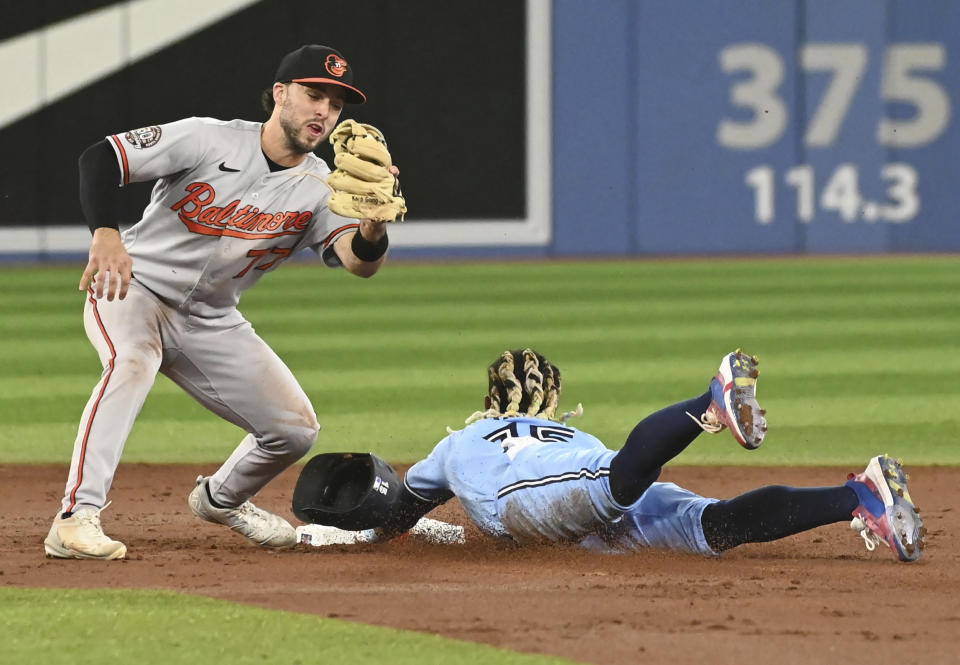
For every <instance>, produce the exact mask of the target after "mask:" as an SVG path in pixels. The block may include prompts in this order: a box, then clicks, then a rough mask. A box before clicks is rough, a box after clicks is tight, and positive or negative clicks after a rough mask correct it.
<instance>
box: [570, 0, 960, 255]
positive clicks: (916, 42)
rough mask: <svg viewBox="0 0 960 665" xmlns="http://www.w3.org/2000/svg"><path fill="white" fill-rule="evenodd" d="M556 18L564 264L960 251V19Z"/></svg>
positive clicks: (845, 5)
mask: <svg viewBox="0 0 960 665" xmlns="http://www.w3.org/2000/svg"><path fill="white" fill-rule="evenodd" d="M554 8H555V9H554V78H553V80H554V86H553V96H554V154H553V159H554V184H555V190H554V208H555V211H556V212H555V221H556V224H555V228H554V244H553V250H554V251H555V252H556V253H558V254H566V253H576V252H577V251H578V250H582V249H587V250H589V251H592V252H598V253H606V252H618V251H620V252H622V251H624V250H626V251H629V252H630V253H640V254H661V253H668V254H673V253H701V252H737V253H740V252H884V251H936V250H952V251H956V250H958V249H960V224H957V222H956V210H957V209H958V203H960V188H958V187H957V185H956V172H957V162H958V155H960V130H958V126H957V122H956V121H955V119H954V115H955V111H954V109H955V107H956V105H957V103H958V99H960V95H958V93H960V69H958V62H960V3H957V2H955V1H953V0H940V1H925V2H917V1H907V0H899V1H893V0H889V1H887V2H880V1H877V0H844V2H835V1H833V0H806V1H803V2H768V1H766V0H742V1H736V2H734V1H732V0H698V1H697V2H660V1H658V0H644V1H633V0H619V1H617V0H608V1H606V2H589V1H588V0H556V2H555V3H554Z"/></svg>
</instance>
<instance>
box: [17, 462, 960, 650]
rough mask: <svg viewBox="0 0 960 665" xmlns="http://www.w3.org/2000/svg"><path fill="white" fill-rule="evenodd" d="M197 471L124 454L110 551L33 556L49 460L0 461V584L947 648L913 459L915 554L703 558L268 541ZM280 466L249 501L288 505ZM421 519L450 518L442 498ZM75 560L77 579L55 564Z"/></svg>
mask: <svg viewBox="0 0 960 665" xmlns="http://www.w3.org/2000/svg"><path fill="white" fill-rule="evenodd" d="M212 471H213V468H212V466H211V467H204V468H199V467H193V466H150V465H122V466H121V467H120V470H119V472H118V474H117V477H116V480H115V483H114V488H113V491H112V494H111V498H112V500H113V502H114V503H113V505H111V506H110V507H109V508H108V509H107V510H106V511H105V512H104V514H103V521H104V526H105V529H106V531H107V532H108V533H109V534H110V535H111V536H113V537H115V538H118V539H120V540H122V541H124V542H125V543H126V544H127V547H128V550H129V552H128V557H129V558H128V559H127V560H126V561H118V562H99V561H56V560H51V559H45V558H44V556H43V545H42V541H43V538H44V536H45V535H46V532H47V529H48V528H49V525H50V520H51V518H52V517H53V513H54V511H55V510H56V507H57V504H58V500H59V496H60V493H61V491H62V487H63V482H64V479H65V478H66V468H65V467H61V466H11V465H7V466H3V465H0V493H2V497H3V503H2V505H3V511H4V515H5V516H6V518H7V520H8V525H12V535H11V537H10V538H7V539H5V540H4V541H3V542H2V544H0V552H2V555H0V584H2V585H4V586H15V587H28V586H44V587H63V586H65V585H69V586H74V587H87V588H89V587H139V588H154V589H172V590H177V591H187V592H190V593H196V594H202V595H206V596H212V597H216V598H224V599H230V600H234V601H239V602H243V603H248V604H251V605H258V606H263V607H270V608H281V609H285V610H292V611H296V612H306V613H313V614H318V615H321V616H326V617H336V618H339V619H344V620H349V621H358V622H364V623H372V624H380V625H384V626H393V627H397V628H405V629H410V630H417V631H423V632H428V633H439V634H442V635H447V636H450V637H455V638H459V639H462V640H469V641H475V642H484V643H487V644H493V645H497V646H501V647H505V648H509V649H514V650H518V651H527V652H537V653H547V654H554V655H557V656H563V657H566V658H570V659H573V660H577V661H582V662H587V663H603V664H608V663H609V664H623V665H627V664H633V663H638V662H641V661H646V662H650V663H657V662H660V663H670V664H671V665H686V664H688V663H690V664H692V663H704V662H711V663H734V662H738V663H760V662H774V663H778V665H789V664H792V663H798V664H800V663H802V664H803V665H810V664H811V663H828V662H829V663H835V662H841V663H890V662H897V663H905V664H906V663H924V665H935V664H937V663H955V662H958V658H960V656H958V655H957V645H958V644H960V641H958V638H957V635H958V632H960V535H958V533H957V530H956V529H955V528H953V526H954V523H955V521H956V518H955V513H954V511H953V510H952V506H953V504H954V503H957V500H958V498H960V470H957V469H954V468H941V467H923V468H911V469H909V471H910V473H911V493H912V494H913V498H914V499H915V500H916V502H917V504H918V506H919V507H920V509H921V513H922V515H923V517H924V520H925V522H926V524H927V526H928V528H929V533H928V536H927V538H928V543H929V545H928V548H927V551H926V553H925V556H924V558H923V559H922V560H921V561H919V562H917V563H915V564H901V563H899V562H897V561H895V560H894V558H893V556H892V555H891V554H890V552H889V551H888V550H886V549H885V548H882V550H883V551H879V550H878V551H875V552H873V553H869V552H867V551H866V549H865V548H864V545H863V541H862V540H861V539H860V538H859V536H858V535H857V534H856V533H854V532H852V531H850V530H849V529H848V527H847V525H845V524H836V525H831V526H828V527H823V528H820V529H818V530H815V531H811V532H808V533H805V534H800V535H798V536H794V537H792V538H789V539H786V540H782V541H779V542H776V543H768V544H762V545H749V546H744V547H741V548H738V549H736V550H733V551H731V552H728V553H727V554H725V555H724V556H723V557H722V558H719V559H705V558H700V557H695V556H678V555H674V554H669V555H668V554H664V553H659V552H643V553H639V554H631V555H619V556H604V555H595V554H589V553H586V552H581V551H579V550H576V549H574V548H569V547H553V548H544V549H531V550H527V549H524V550H519V549H514V548H510V547H505V546H504V545H502V544H499V543H496V542H493V541H492V540H490V539H487V538H484V537H483V536H482V535H480V534H479V532H478V531H476V529H474V528H473V527H472V526H471V527H468V531H467V534H468V541H467V544H466V545H461V546H441V545H426V544H423V543H417V542H413V541H410V540H407V541H405V542H400V543H389V544H386V545H379V546H378V545H363V546H352V547H338V548H333V549H330V548H324V549H318V548H309V547H303V546H301V547H303V548H302V549H299V548H298V549H296V550H293V551H288V552H268V551H263V550H259V549H257V548H254V547H252V546H249V545H247V543H246V541H244V540H243V539H242V538H241V537H240V536H237V535H236V534H233V533H230V532H229V531H227V530H225V529H224V528H223V527H220V526H217V525H212V524H207V523H205V522H201V521H199V520H197V519H196V518H195V517H193V515H192V514H191V513H190V511H189V509H188V508H187V505H186V497H187V493H188V492H189V491H190V489H191V487H192V485H193V480H194V478H195V477H196V475H197V474H198V473H200V472H204V473H210V472H212ZM844 478H845V471H842V470H838V469H823V468H809V469H793V470H784V469H776V470H767V469H758V468H742V467H734V468H709V469H706V468H694V467H676V468H668V469H667V470H666V472H665V474H664V476H663V479H664V480H672V481H674V482H677V483H679V484H681V485H683V486H685V487H688V488H689V489H692V490H694V491H697V492H699V493H701V494H704V495H708V496H719V497H728V496H732V495H734V494H737V493H739V492H742V491H746V490H748V489H752V488H754V487H757V486H760V485H765V484H791V485H800V486H819V485H831V484H835V483H839V482H841V481H842V480H843V479H844ZM295 480H296V471H294V470H291V471H289V472H287V473H286V474H284V475H283V476H281V478H280V479H279V480H278V481H277V482H275V483H274V484H273V485H271V486H270V487H268V488H267V490H265V491H264V492H263V493H262V495H261V496H260V497H259V498H258V500H257V503H258V504H260V505H262V506H263V507H265V508H269V509H272V510H275V511H277V512H280V513H281V514H284V515H288V516H289V515H290V510H289V501H290V497H291V494H292V491H293V485H294V482H295ZM431 516H432V517H436V518H438V519H444V520H447V521H451V522H456V523H458V524H464V525H466V524H467V522H466V517H465V515H464V513H463V512H462V509H461V508H460V506H459V504H456V502H451V504H450V505H447V506H444V507H442V508H440V509H438V510H437V511H435V512H434V513H433V514H431ZM77 570H82V572H83V574H82V575H76V574H65V573H70V572H74V571H77Z"/></svg>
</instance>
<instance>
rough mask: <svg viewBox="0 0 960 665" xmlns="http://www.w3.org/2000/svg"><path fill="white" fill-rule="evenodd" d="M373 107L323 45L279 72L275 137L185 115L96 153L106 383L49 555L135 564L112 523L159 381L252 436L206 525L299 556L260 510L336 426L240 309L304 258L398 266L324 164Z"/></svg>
mask: <svg viewBox="0 0 960 665" xmlns="http://www.w3.org/2000/svg"><path fill="white" fill-rule="evenodd" d="M364 101H365V97H364V95H363V93H362V92H361V91H360V90H359V89H358V88H357V87H355V85H354V76H353V69H352V68H351V67H350V66H349V65H348V64H347V61H346V59H345V58H344V57H343V55H342V54H340V53H339V52H337V51H336V50H334V49H332V48H328V47H325V46H319V45H307V46H304V47H302V48H300V49H297V50H296V51H293V52H291V53H289V54H287V55H286V56H285V57H284V58H283V60H282V61H281V62H280V65H279V68H278V70H277V74H276V77H275V83H274V84H273V86H272V88H270V89H269V91H265V94H264V105H265V108H266V109H267V110H268V112H269V113H270V117H269V119H268V120H267V121H266V122H264V123H259V122H248V121H245V120H230V121H221V120H214V119H211V118H196V117H194V118H187V119H184V120H179V121H176V122H171V123H169V124H163V125H156V126H152V127H144V128H142V129H136V130H133V131H129V132H126V133H121V134H114V135H111V136H108V137H107V138H106V140H104V141H99V142H97V143H96V144H94V145H92V146H91V147H90V148H88V149H87V150H86V151H85V152H84V153H83V155H82V156H81V158H80V198H81V206H82V208H83V211H84V215H85V217H86V219H87V222H88V224H89V226H90V228H91V231H92V233H93V239H92V242H91V245H90V259H89V263H88V264H87V266H86V269H85V270H84V272H83V276H82V278H81V280H80V285H79V286H80V290H82V291H85V292H87V297H86V302H85V308H84V326H85V329H86V333H87V336H88V338H89V339H90V341H91V343H92V344H93V346H94V348H95V349H96V350H97V353H98V354H99V356H100V360H101V362H102V364H103V373H102V375H101V377H100V381H99V383H98V384H97V385H96V387H95V388H94V390H93V393H92V395H91V397H90V400H89V401H88V402H87V405H86V408H85V409H84V411H83V415H82V418H81V421H80V426H79V429H78V432H77V438H76V442H75V444H74V450H73V457H72V460H71V463H70V472H69V475H68V477H67V483H66V489H65V493H64V497H63V500H62V504H61V506H60V508H59V510H58V511H57V515H56V517H55V519H54V521H53V525H52V526H51V528H50V531H49V534H48V535H47V538H46V540H45V541H44V548H45V550H46V553H47V555H48V556H52V557H58V558H89V559H121V558H123V557H124V556H126V551H127V548H126V546H125V545H124V544H123V543H122V542H119V541H116V540H113V539H111V538H109V537H108V536H107V535H105V534H104V532H103V529H102V526H101V523H100V513H101V511H102V510H103V509H104V508H106V507H107V505H108V502H107V495H108V492H109V490H110V486H111V483H112V481H113V477H114V473H115V471H116V469H117V465H118V464H119V462H120V457H121V454H122V452H123V446H124V443H125V441H126V440H127V436H128V435H129V433H130V430H131V428H132V427H133V423H134V421H135V419H136V417H137V414H138V413H139V412H140V409H141V407H142V405H143V402H144V400H145V399H146V396H147V393H149V392H150V388H151V387H152V385H153V383H154V379H155V376H156V373H157V372H158V371H160V372H162V373H164V374H165V375H166V376H168V377H170V379H172V380H173V381H174V382H175V383H176V384H177V385H179V386H180V387H181V388H183V389H184V390H185V391H186V392H187V393H188V394H190V395H191V396H192V397H194V398H195V399H196V400H197V401H199V402H200V403H201V404H203V405H204V406H205V407H207V408H208V409H210V410H211V411H213V412H214V413H215V414H217V415H219V416H221V417H222V418H224V419H226V420H228V421H229V422H231V423H233V424H235V425H237V426H239V427H241V428H243V429H244V430H245V431H246V432H247V435H246V437H244V439H243V440H242V441H241V442H240V445H239V446H238V447H237V448H236V450H235V451H234V452H233V454H232V455H231V456H230V458H229V459H227V461H226V462H224V463H223V465H222V466H221V467H220V468H219V469H218V470H217V471H216V472H215V473H214V474H213V475H212V476H209V477H202V476H201V477H200V478H198V479H197V486H196V488H195V489H194V490H193V492H192V493H191V494H190V496H189V505H190V507H191V509H192V510H193V512H194V513H195V514H196V515H197V516H198V517H200V518H201V519H204V520H207V521H210V522H215V523H219V524H223V525H226V526H228V527H230V528H231V529H233V530H234V531H237V532H239V533H240V534H242V535H243V536H245V537H246V538H248V539H249V540H251V541H253V542H254V543H256V544H257V545H260V546H264V547H278V548H282V547H289V546H292V545H294V544H295V542H296V533H295V531H294V529H293V527H292V526H291V525H290V524H289V523H288V522H287V521H286V520H284V519H283V518H281V517H280V516H278V515H273V514H271V513H269V512H267V511H265V510H263V509H260V508H257V507H256V506H255V505H254V504H253V503H251V502H250V498H251V497H253V496H254V495H255V494H257V492H259V491H260V490H261V489H263V487H264V486H265V485H267V483H269V482H270V481H271V480H272V479H273V478H275V477H276V476H277V475H278V474H279V473H281V472H282V471H283V470H284V469H286V468H287V467H289V466H290V465H291V464H293V463H294V462H295V461H296V460H298V459H300V458H301V457H302V456H303V455H305V454H306V453H307V451H309V450H310V448H311V446H312V445H313V443H314V441H315V440H316V438H317V433H318V431H319V428H320V425H319V424H318V422H317V417H316V415H315V413H314V410H313V407H312V406H311V404H310V400H309V399H308V398H307V395H306V394H305V393H304V391H303V389H302V388H301V387H300V385H299V384H298V383H297V380H296V379H295V378H294V376H293V374H292V373H291V371H290V369H289V368H288V367H287V366H286V365H285V364H284V363H283V361H282V360H281V359H280V358H279V357H278V356H277V354H276V353H274V352H273V351H272V350H271V349H270V347H269V346H268V345H267V344H266V342H264V341H263V340H262V339H261V338H260V337H259V336H257V334H256V332H254V329H253V327H252V326H251V325H250V323H249V322H248V321H246V319H244V317H243V315H242V314H241V313H240V312H239V311H238V310H237V303H238V301H239V299H240V293H241V292H242V291H244V290H245V289H247V288H249V287H251V286H253V285H254V284H255V283H256V282H257V281H258V280H259V279H260V278H261V277H262V276H263V275H264V274H265V273H266V272H267V271H270V270H274V269H275V268H277V267H278V266H279V265H280V264H281V263H283V262H284V261H285V260H286V259H288V258H289V257H291V256H293V255H294V254H296V253H297V252H298V251H300V250H301V249H304V248H310V249H312V250H313V251H314V252H316V253H317V254H318V255H319V256H320V257H321V259H322V261H323V263H324V264H325V265H327V266H331V267H335V266H343V267H344V268H346V269H347V270H348V271H349V272H351V273H353V274H355V275H359V276H361V277H369V276H371V275H373V274H374V273H376V272H377V270H378V269H379V268H380V266H381V265H382V264H383V261H384V259H385V253H386V249H387V244H388V241H387V235H386V231H385V227H384V225H383V224H382V223H380V222H374V221H371V220H369V219H362V220H361V219H350V218H346V217H341V216H339V215H336V214H334V213H333V212H331V211H330V210H329V209H328V207H327V201H328V197H329V196H330V189H329V188H328V186H327V185H326V184H325V178H326V176H328V175H329V173H330V169H329V168H328V166H327V164H326V163H325V162H324V161H323V160H321V159H319V158H318V157H316V156H315V155H314V154H313V152H312V151H313V150H314V149H316V148H317V146H318V145H319V144H320V142H321V141H323V140H325V139H328V138H329V136H330V134H331V131H332V130H333V129H334V127H335V125H336V124H337V121H338V118H339V116H340V113H341V111H342V110H343V107H344V105H345V104H360V103H363V102H364ZM389 170H390V173H392V174H393V176H394V177H396V175H397V174H398V172H399V171H398V170H397V168H396V167H395V166H390V168H389ZM153 180H155V181H156V184H155V185H154V187H153V191H152V194H151V197H150V202H149V204H148V205H147V207H146V209H145V210H144V212H143V216H142V218H141V219H140V221H139V222H137V223H136V224H134V225H133V226H131V227H130V228H129V229H127V230H126V231H124V232H123V233H121V232H120V231H119V225H118V223H117V219H116V217H115V213H114V212H113V211H114V210H115V209H116V207H115V203H116V198H117V197H118V196H119V195H120V194H119V188H118V187H117V185H118V183H119V184H120V185H126V184H127V183H130V182H142V181H153Z"/></svg>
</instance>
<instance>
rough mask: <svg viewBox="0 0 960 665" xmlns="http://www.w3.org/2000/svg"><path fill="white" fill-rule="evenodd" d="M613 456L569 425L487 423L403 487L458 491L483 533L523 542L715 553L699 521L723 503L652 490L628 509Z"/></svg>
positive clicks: (670, 489) (677, 490) (666, 488)
mask: <svg viewBox="0 0 960 665" xmlns="http://www.w3.org/2000/svg"><path fill="white" fill-rule="evenodd" d="M615 455H616V451H614V450H610V449H609V448H607V447H606V446H605V445H603V443H602V442H601V441H600V440H599V439H597V438H596V437H595V436H593V435H591V434H588V433H586V432H581V431H580V430H577V429H575V428H573V427H569V426H567V425H561V424H558V423H555V422H552V421H549V420H541V419H539V418H526V417H519V418H495V419H486V420H481V421H479V422H476V423H474V424H472V425H470V426H468V427H466V428H465V429H462V430H459V431H456V432H452V433H451V434H450V435H448V436H447V437H445V438H444V439H443V440H442V441H440V443H438V444H437V445H436V447H434V449H433V451H432V452H431V453H430V455H429V456H428V457H427V458H426V459H424V460H422V461H420V462H417V463H416V464H414V465H413V466H412V467H410V469H409V470H408V471H407V474H406V478H405V480H404V482H405V484H406V486H407V488H408V489H409V490H410V491H411V492H413V493H414V494H415V495H417V496H419V497H421V498H423V499H425V500H443V499H446V498H449V496H450V493H451V492H452V493H453V494H455V495H456V496H457V498H458V499H459V500H460V503H461V504H462V505H463V507H464V509H465V510H466V511H467V514H468V515H469V516H470V519H472V520H473V521H474V523H476V524H477V526H479V527H480V528H481V529H482V530H483V531H484V532H486V533H488V534H491V535H493V536H507V537H510V538H512V539H514V540H516V541H517V542H520V543H533V542H563V541H567V542H579V543H581V544H582V545H583V546H584V547H587V548H589V549H592V550H597V551H614V552H615V551H624V550H632V549H640V548H646V547H656V548H660V549H670V550H676V551H683V552H696V553H700V554H708V555H709V554H713V551H712V550H711V549H710V547H709V546H708V545H707V543H706V540H705V538H704V536H703V527H702V525H701V523H700V516H701V515H702V513H703V509H704V508H706V506H707V505H709V504H710V503H713V502H714V501H715V499H707V498H704V497H701V496H699V495H697V494H694V493H693V492H690V491H688V490H685V489H683V488H681V487H678V486H676V485H674V484H673V483H654V484H653V485H652V486H651V487H650V488H649V489H648V490H647V491H646V492H645V493H644V494H643V496H642V497H641V498H640V499H639V500H638V501H637V502H636V503H634V504H633V505H631V506H621V505H619V504H618V503H617V502H616V501H615V500H614V498H613V495H612V494H611V492H610V461H611V460H612V459H613V457H614V456H615Z"/></svg>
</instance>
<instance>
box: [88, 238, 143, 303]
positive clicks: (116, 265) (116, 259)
mask: <svg viewBox="0 0 960 665" xmlns="http://www.w3.org/2000/svg"><path fill="white" fill-rule="evenodd" d="M132 274H133V260H132V259H131V258H130V255H129V254H128V253H127V248H126V247H124V246H123V240H122V239H121V238H120V232H119V231H118V230H117V229H111V228H99V229H96V230H95V231H94V232H93V240H91V241H90V258H89V260H88V261H87V267H86V268H85V269H84V271H83V275H82V276H81V277H80V286H79V289H80V290H81V291H86V290H87V287H88V286H90V283H91V280H92V281H93V283H94V286H95V287H96V296H97V298H102V297H103V293H104V286H106V287H107V290H106V293H107V300H113V298H114V296H117V295H119V298H120V300H123V299H124V298H126V297H127V289H128V288H129V287H130V277H131V275H132Z"/></svg>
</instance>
